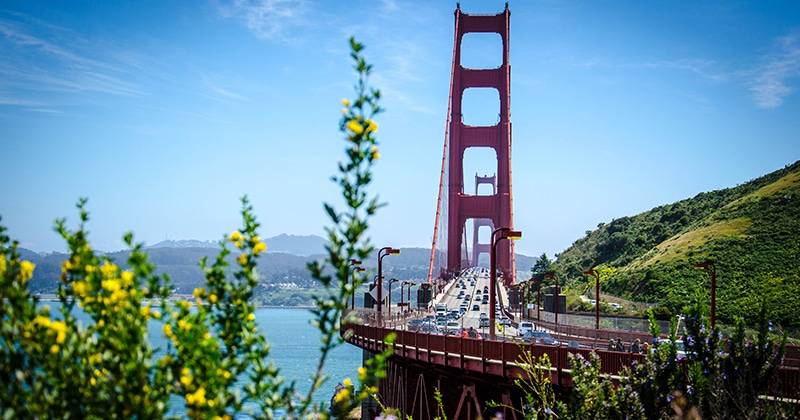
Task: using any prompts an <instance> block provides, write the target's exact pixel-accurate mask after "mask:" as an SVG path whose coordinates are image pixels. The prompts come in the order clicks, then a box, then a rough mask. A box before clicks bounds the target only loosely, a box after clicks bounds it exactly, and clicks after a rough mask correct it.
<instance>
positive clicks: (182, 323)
mask: <svg viewBox="0 0 800 420" xmlns="http://www.w3.org/2000/svg"><path fill="white" fill-rule="evenodd" d="M178 328H180V329H181V330H183V331H189V330H190V329H191V328H192V326H191V324H189V323H188V322H186V321H184V320H182V319H181V320H178Z"/></svg>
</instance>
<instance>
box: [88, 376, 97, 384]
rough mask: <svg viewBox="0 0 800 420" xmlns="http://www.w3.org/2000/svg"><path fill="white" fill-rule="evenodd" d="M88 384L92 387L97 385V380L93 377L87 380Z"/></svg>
mask: <svg viewBox="0 0 800 420" xmlns="http://www.w3.org/2000/svg"><path fill="white" fill-rule="evenodd" d="M89 383H90V384H92V386H95V385H97V379H95V378H94V377H92V378H89Z"/></svg>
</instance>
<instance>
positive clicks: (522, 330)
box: [517, 322, 533, 336]
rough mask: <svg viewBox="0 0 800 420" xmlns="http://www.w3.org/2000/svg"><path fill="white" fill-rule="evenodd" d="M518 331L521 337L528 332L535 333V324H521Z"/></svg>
mask: <svg viewBox="0 0 800 420" xmlns="http://www.w3.org/2000/svg"><path fill="white" fill-rule="evenodd" d="M517 331H518V332H519V335H520V336H523V335H525V333H527V332H528V331H533V322H520V323H519V328H518V329H517Z"/></svg>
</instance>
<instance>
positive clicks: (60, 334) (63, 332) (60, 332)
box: [50, 321, 67, 344]
mask: <svg viewBox="0 0 800 420" xmlns="http://www.w3.org/2000/svg"><path fill="white" fill-rule="evenodd" d="M50 329H51V330H53V331H55V332H56V343H58V344H61V343H63V342H64V340H66V338H67V324H65V323H64V321H55V322H52V323H51V324H50Z"/></svg>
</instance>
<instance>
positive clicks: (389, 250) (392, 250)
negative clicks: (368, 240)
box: [376, 246, 400, 325]
mask: <svg viewBox="0 0 800 420" xmlns="http://www.w3.org/2000/svg"><path fill="white" fill-rule="evenodd" d="M399 253H400V250H399V249H397V248H392V247H390V246H385V247H383V248H381V249H380V250H379V251H378V277H377V280H376V281H377V282H378V325H383V311H382V307H383V257H385V256H387V255H397V254H399Z"/></svg>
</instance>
